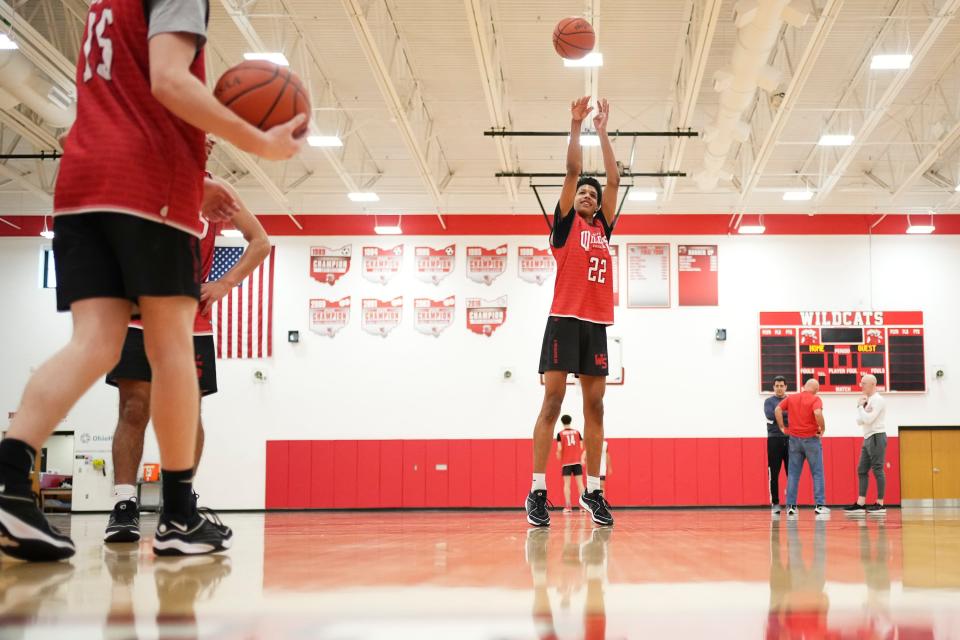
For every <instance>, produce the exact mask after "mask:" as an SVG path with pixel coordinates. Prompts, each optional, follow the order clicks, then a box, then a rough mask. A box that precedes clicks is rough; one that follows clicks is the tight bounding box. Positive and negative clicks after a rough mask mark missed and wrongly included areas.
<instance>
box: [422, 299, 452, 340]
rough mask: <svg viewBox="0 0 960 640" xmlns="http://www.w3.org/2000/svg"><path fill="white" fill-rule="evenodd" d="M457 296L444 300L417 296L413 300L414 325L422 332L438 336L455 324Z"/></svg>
mask: <svg viewBox="0 0 960 640" xmlns="http://www.w3.org/2000/svg"><path fill="white" fill-rule="evenodd" d="M456 302H457V299H456V296H450V297H449V298H444V299H443V300H431V299H430V298H416V299H415V300H414V301H413V326H414V327H415V328H416V329H417V331H419V332H420V333H422V334H425V335H428V336H434V337H437V336H439V335H440V334H441V333H443V332H444V331H445V330H446V329H447V327H449V326H450V325H452V324H453V311H454V308H455V307H456Z"/></svg>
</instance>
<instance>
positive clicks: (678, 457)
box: [265, 438, 900, 509]
mask: <svg viewBox="0 0 960 640" xmlns="http://www.w3.org/2000/svg"><path fill="white" fill-rule="evenodd" d="M608 442H609V452H610V471H609V472H608V476H607V496H608V498H609V499H610V502H611V504H613V505H615V506H696V505H701V506H730V505H763V504H766V502H767V495H768V486H767V442H766V438H611V439H609V440H608ZM861 442H862V440H861V439H860V438H826V439H825V440H824V441H823V456H824V470H825V473H826V494H827V502H828V503H830V504H849V503H851V502H853V501H854V500H855V499H856V497H857V461H858V460H859V456H860V444H861ZM532 455H533V448H532V443H531V441H530V440H529V439H522V440H272V441H269V442H267V446H266V495H265V505H266V508H267V509H307V508H312V509H374V508H397V507H409V508H417V507H517V508H519V507H520V506H521V505H522V504H523V499H524V496H526V494H527V492H528V491H529V489H530V474H531V472H532V469H533V461H532V459H531V456H532ZM899 460H900V447H899V442H898V440H897V438H889V439H888V444H887V496H886V498H887V500H886V501H887V503H888V504H898V503H899V502H900V463H899ZM561 483H562V480H561V475H560V463H559V462H558V461H557V459H556V455H555V452H554V451H551V452H550V457H549V459H548V464H547V487H548V488H549V489H550V498H551V501H552V502H553V503H554V504H558V505H559V504H561V503H562V502H563V485H562V484H561ZM572 486H573V490H574V492H576V485H575V484H574V485H572ZM786 489H787V482H786V476H785V475H784V474H782V473H781V476H780V492H781V494H785V493H786ZM876 494H877V490H876V484H875V482H874V479H873V476H872V475H871V476H870V485H869V490H868V491H867V500H868V501H873V500H875V499H876ZM799 496H800V499H799V501H800V503H801V504H811V503H812V501H813V483H812V482H811V479H810V473H809V470H808V469H807V468H806V467H804V471H803V475H802V476H801V478H800V493H799Z"/></svg>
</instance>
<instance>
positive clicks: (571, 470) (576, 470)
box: [560, 464, 583, 476]
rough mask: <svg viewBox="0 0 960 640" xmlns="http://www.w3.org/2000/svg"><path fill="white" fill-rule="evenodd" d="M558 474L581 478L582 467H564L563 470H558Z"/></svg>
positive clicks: (569, 465)
mask: <svg viewBox="0 0 960 640" xmlns="http://www.w3.org/2000/svg"><path fill="white" fill-rule="evenodd" d="M560 473H562V474H563V475H565V476H582V475H583V467H582V466H581V465H579V464H568V465H564V466H563V468H562V469H561V470H560Z"/></svg>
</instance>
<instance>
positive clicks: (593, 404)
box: [583, 397, 603, 420]
mask: <svg viewBox="0 0 960 640" xmlns="http://www.w3.org/2000/svg"><path fill="white" fill-rule="evenodd" d="M583 411H584V413H585V414H587V416H588V417H590V418H593V419H594V420H603V398H602V397H597V398H584V399H583Z"/></svg>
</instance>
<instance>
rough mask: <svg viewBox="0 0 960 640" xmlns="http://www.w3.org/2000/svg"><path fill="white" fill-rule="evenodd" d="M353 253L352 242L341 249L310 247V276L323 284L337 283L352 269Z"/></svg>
mask: <svg viewBox="0 0 960 640" xmlns="http://www.w3.org/2000/svg"><path fill="white" fill-rule="evenodd" d="M352 254H353V245H350V244H347V245H344V246H342V247H340V248H339V249H332V248H330V247H310V277H311V278H313V279H314V280H316V281H317V282H321V283H323V284H330V285H332V284H336V282H337V280H339V279H340V278H341V277H343V276H344V275H345V274H346V273H347V272H348V271H350V257H351V255H352Z"/></svg>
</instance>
